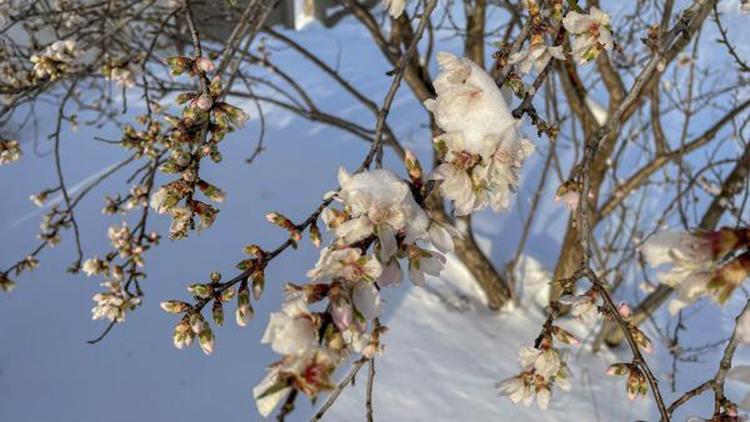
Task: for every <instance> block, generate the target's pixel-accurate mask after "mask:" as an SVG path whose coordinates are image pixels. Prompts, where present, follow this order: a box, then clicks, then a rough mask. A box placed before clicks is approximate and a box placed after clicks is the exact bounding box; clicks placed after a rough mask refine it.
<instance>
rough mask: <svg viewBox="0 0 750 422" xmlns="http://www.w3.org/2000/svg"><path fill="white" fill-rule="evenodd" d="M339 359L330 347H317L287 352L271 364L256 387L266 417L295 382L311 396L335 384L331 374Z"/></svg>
mask: <svg viewBox="0 0 750 422" xmlns="http://www.w3.org/2000/svg"><path fill="white" fill-rule="evenodd" d="M337 360H338V359H337V356H336V355H335V354H334V353H333V352H331V351H330V350H328V349H326V348H323V347H316V348H314V349H311V350H308V351H307V352H305V353H302V354H299V355H294V356H286V357H284V359H282V360H281V361H280V362H277V363H275V364H274V365H272V366H271V368H270V370H269V372H268V374H267V375H266V376H265V377H264V378H263V380H262V381H261V382H260V383H259V384H258V385H257V386H255V388H253V397H254V398H255V405H256V406H257V407H258V411H259V413H260V414H261V416H263V417H264V418H266V417H268V415H270V414H271V413H272V412H273V410H274V409H275V408H276V406H278V404H279V403H280V402H281V400H282V399H284V398H285V397H286V396H287V394H288V393H289V391H290V390H291V389H292V386H291V384H292V383H294V386H295V388H298V389H300V390H302V391H303V392H305V393H306V394H308V395H310V396H312V397H314V396H315V395H316V394H317V393H318V392H319V391H320V390H323V389H330V388H332V386H331V380H330V376H331V374H332V373H333V369H334V368H335V362H336V361H337Z"/></svg>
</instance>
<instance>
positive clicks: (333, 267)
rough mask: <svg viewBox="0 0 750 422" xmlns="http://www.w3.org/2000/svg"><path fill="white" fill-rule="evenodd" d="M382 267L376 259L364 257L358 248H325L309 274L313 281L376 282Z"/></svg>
mask: <svg viewBox="0 0 750 422" xmlns="http://www.w3.org/2000/svg"><path fill="white" fill-rule="evenodd" d="M382 270H383V269H382V266H381V265H380V262H378V260H377V259H375V257H373V256H370V255H364V256H363V255H362V253H361V252H360V250H359V249H357V248H344V249H335V248H333V247H327V248H323V249H322V250H321V251H320V258H319V259H318V262H317V264H315V268H313V269H312V270H310V271H308V272H307V276H308V277H310V278H312V279H313V280H321V279H326V280H327V279H333V278H338V277H340V278H343V279H345V280H348V281H356V280H375V279H377V278H378V277H379V276H380V274H381V272H382Z"/></svg>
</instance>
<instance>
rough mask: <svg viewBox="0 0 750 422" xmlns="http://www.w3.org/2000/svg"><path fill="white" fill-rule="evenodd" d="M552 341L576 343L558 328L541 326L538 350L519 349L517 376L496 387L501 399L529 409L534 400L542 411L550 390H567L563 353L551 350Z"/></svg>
mask: <svg viewBox="0 0 750 422" xmlns="http://www.w3.org/2000/svg"><path fill="white" fill-rule="evenodd" d="M553 337H554V338H557V339H558V340H559V341H560V342H562V343H565V344H578V340H577V339H576V338H575V337H573V335H572V334H570V333H569V332H567V331H565V330H563V329H562V328H560V327H558V326H554V325H548V326H545V329H544V333H543V334H542V338H541V341H540V344H539V346H538V347H528V346H524V347H521V350H520V352H519V362H520V364H521V372H520V373H519V374H517V375H514V376H512V377H510V378H507V379H505V380H503V381H500V382H498V383H497V385H496V386H497V388H498V389H499V390H500V394H501V395H504V396H508V397H509V398H510V400H511V401H512V402H513V403H522V404H523V405H525V406H530V405H531V404H532V403H533V402H534V397H535V396H536V402H537V405H538V406H539V408H540V409H546V408H547V407H548V406H549V402H550V398H551V396H552V387H557V388H559V389H561V390H563V391H568V390H570V381H569V379H568V378H569V376H570V373H569V369H568V367H567V365H566V353H565V352H563V351H561V350H559V349H557V348H555V347H554V346H553Z"/></svg>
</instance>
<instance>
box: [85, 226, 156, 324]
mask: <svg viewBox="0 0 750 422" xmlns="http://www.w3.org/2000/svg"><path fill="white" fill-rule="evenodd" d="M107 234H108V236H109V240H110V243H111V245H112V252H110V253H108V254H107V255H106V257H105V258H104V259H100V258H98V257H93V258H89V259H87V260H86V261H84V262H83V265H82V266H81V270H82V271H83V272H84V273H85V274H86V275H87V276H89V277H92V276H102V277H104V278H105V281H104V282H103V283H101V286H102V287H104V288H105V290H104V292H100V293H96V294H95V295H94V297H93V300H94V302H96V306H94V308H93V309H92V310H91V312H92V314H93V316H92V317H93V319H108V320H110V321H112V322H117V323H119V322H124V321H125V317H126V314H127V313H128V312H130V311H132V310H133V309H135V308H136V307H137V306H138V305H139V304H140V303H141V298H140V296H141V294H140V289H139V288H138V287H137V282H138V279H139V278H141V277H142V274H141V273H140V272H138V270H137V268H139V267H143V265H144V261H143V252H144V251H145V250H147V249H148V248H150V247H151V246H152V245H155V244H157V243H158V242H159V235H158V234H156V233H150V234H148V235H143V236H140V235H136V234H135V230H131V229H130V228H129V227H128V225H127V224H125V223H123V224H122V225H115V226H111V227H110V228H109V230H108V232H107ZM118 257H119V258H120V259H121V262H120V263H119V264H118V263H116V259H117V258H118ZM131 283H134V284H136V288H135V291H133V290H132V289H131V287H132V286H131Z"/></svg>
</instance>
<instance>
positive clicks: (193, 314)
mask: <svg viewBox="0 0 750 422" xmlns="http://www.w3.org/2000/svg"><path fill="white" fill-rule="evenodd" d="M187 290H188V292H189V293H190V294H191V295H192V296H193V299H194V300H195V301H196V302H197V304H196V305H194V306H193V305H190V304H188V303H186V302H183V301H180V300H169V301H166V302H162V303H161V307H162V309H164V310H165V311H167V312H169V313H171V314H178V315H183V316H182V319H181V320H180V322H179V323H177V325H176V326H175V329H174V334H173V335H172V340H173V342H174V345H175V347H177V348H178V349H182V348H183V347H186V346H190V345H191V344H192V343H193V340H194V339H196V338H197V339H198V343H199V344H200V347H201V349H202V350H203V352H204V353H205V354H211V353H212V352H213V350H214V341H215V337H214V332H213V330H212V329H211V326H210V324H209V323H208V321H206V319H205V318H204V317H203V314H202V313H201V310H202V309H203V307H204V306H206V305H207V304H208V303H211V302H213V305H212V307H211V317H212V319H213V322H214V323H215V324H216V325H218V326H223V325H224V304H226V303H228V302H230V301H232V300H233V299H235V298H236V304H237V308H236V311H235V320H236V322H237V325H239V326H245V325H246V324H247V322H248V321H249V320H250V319H251V318H252V317H253V308H252V306H251V305H250V289H249V287H248V280H247V279H245V280H243V281H242V282H241V283H240V285H239V287H238V288H237V289H236V290H235V288H234V287H232V286H231V285H224V284H222V283H221V274H219V273H216V272H214V273H211V276H210V282H209V283H195V284H191V285H190V286H188V288H187Z"/></svg>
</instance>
